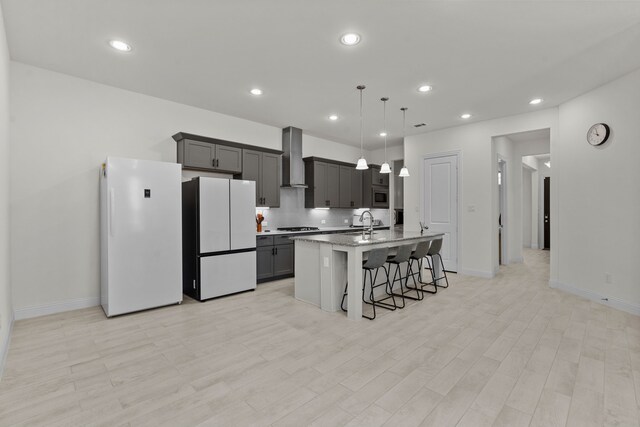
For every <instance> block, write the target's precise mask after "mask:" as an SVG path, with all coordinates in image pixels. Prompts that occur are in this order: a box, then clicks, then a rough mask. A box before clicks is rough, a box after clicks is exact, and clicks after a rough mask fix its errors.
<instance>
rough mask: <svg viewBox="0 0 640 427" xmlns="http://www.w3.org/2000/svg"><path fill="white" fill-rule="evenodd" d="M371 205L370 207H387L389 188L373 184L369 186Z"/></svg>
mask: <svg viewBox="0 0 640 427" xmlns="http://www.w3.org/2000/svg"><path fill="white" fill-rule="evenodd" d="M371 207H372V208H388V207H389V189H388V188H386V187H378V186H376V185H374V186H373V187H372V188H371Z"/></svg>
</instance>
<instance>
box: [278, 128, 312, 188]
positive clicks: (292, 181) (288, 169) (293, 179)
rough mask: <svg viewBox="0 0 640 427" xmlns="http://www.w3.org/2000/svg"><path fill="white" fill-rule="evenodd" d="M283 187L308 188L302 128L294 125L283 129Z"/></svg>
mask: <svg viewBox="0 0 640 427" xmlns="http://www.w3.org/2000/svg"><path fill="white" fill-rule="evenodd" d="M282 151H284V154H283V155H282V187H283V188H307V186H306V185H305V183H304V162H303V161H302V129H298V128H294V127H293V126H289V127H286V128H284V129H282Z"/></svg>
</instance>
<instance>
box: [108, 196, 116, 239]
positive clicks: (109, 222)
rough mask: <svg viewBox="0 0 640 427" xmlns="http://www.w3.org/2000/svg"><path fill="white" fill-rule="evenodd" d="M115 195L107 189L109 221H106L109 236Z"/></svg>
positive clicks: (111, 232) (111, 233) (111, 231)
mask: <svg viewBox="0 0 640 427" xmlns="http://www.w3.org/2000/svg"><path fill="white" fill-rule="evenodd" d="M115 199H116V198H115V194H114V190H113V188H110V189H109V209H108V212H109V220H108V225H109V235H110V236H113V206H114V204H115Z"/></svg>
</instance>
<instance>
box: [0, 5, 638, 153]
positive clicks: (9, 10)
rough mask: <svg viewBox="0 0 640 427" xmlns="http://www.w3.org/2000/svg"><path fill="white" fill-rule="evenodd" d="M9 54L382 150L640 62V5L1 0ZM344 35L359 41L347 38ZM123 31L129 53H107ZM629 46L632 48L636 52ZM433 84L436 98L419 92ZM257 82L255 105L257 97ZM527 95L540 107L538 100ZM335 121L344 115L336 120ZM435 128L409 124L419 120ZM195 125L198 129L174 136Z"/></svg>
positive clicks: (577, 88) (520, 107)
mask: <svg viewBox="0 0 640 427" xmlns="http://www.w3.org/2000/svg"><path fill="white" fill-rule="evenodd" d="M1 4H2V8H3V11H4V16H5V24H6V28H7V37H8V40H9V48H10V53H11V57H12V59H13V60H15V61H20V62H24V63H27V64H32V65H35V66H38V67H43V68H47V69H50V70H54V71H58V72H62V73H66V74H71V75H74V76H78V77H82V78H86V79H89V80H94V81H96V82H100V83H104V84H108V85H112V86H116V87H120V88H124V89H128V90H132V91H135V92H140V93H144V94H148V95H152V96H156V97H160V98H165V99H169V100H173V101H176V102H180V103H184V104H189V105H193V106H197V107H201V108H205V109H208V110H212V111H217V112H220V113H225V114H229V115H233V116H238V117H243V118H246V119H249V120H254V121H257V122H261V123H265V124H269V125H273V126H279V127H285V126H288V125H293V126H297V127H300V128H302V129H304V130H305V133H308V134H311V135H315V136H318V137H323V138H328V139H332V140H336V141H340V142H345V143H349V144H353V145H358V144H359V136H358V135H359V134H358V131H359V122H358V102H359V101H358V92H357V90H356V89H355V87H356V85H358V84H366V85H367V89H366V90H365V91H364V98H365V112H364V116H365V148H369V149H372V148H379V147H380V146H381V144H382V138H380V137H379V136H377V134H378V132H380V130H381V129H382V127H383V126H382V103H381V102H380V100H379V99H380V98H381V97H382V96H388V97H389V98H390V100H389V102H388V109H387V111H388V126H387V128H388V130H389V133H390V140H389V141H390V142H391V143H393V144H397V143H399V142H400V137H401V134H402V125H401V123H402V120H401V117H402V116H401V113H400V111H399V108H400V107H402V106H406V107H408V108H409V110H408V112H407V125H408V126H407V130H408V131H407V134H416V133H423V132H428V131H430V130H434V129H439V128H444V127H449V126H456V125H459V124H461V123H464V122H465V121H463V120H462V119H460V118H459V116H460V114H461V113H463V112H470V113H472V114H473V117H472V118H471V119H470V120H469V121H476V120H486V119H491V118H496V117H502V116H506V115H512V114H518V113H525V112H528V111H532V110H535V109H542V108H547V107H552V106H555V105H558V104H559V103H561V102H564V101H566V100H568V99H571V98H573V97H575V96H577V95H579V94H581V93H584V92H586V91H588V90H590V89H592V88H595V87H597V86H599V85H602V84H604V83H606V82H608V81H610V80H613V79H615V78H617V77H619V76H621V75H623V74H626V73H628V72H630V71H632V70H634V69H636V68H639V67H640V55H638V51H639V49H638V47H639V46H640V3H639V2H633V1H631V2H629V1H626V2H617V1H555V2H551V1H513V0H512V1H417V0H414V1H405V0H387V1H371V0H357V1H345V0H323V1H312V0H278V1H276V0H215V1H206V0H189V1H179V0H135V1H132V0H108V1H107V0H101V1H98V0H55V1H53V0H1ZM348 30H352V31H356V32H358V33H360V34H361V35H362V42H361V43H360V44H359V45H358V46H355V47H345V46H342V45H341V44H340V43H339V42H338V38H339V37H340V35H341V34H342V33H344V32H346V31H348ZM112 38H119V39H122V40H125V41H127V42H128V43H130V44H131V45H133V50H132V51H131V52H130V53H126V54H122V53H118V52H116V51H114V50H112V49H111V48H110V47H109V46H108V44H107V42H108V41H109V40H110V39H112ZM634 52H635V53H634ZM423 83H428V84H431V85H433V87H434V90H433V92H431V93H428V94H419V93H418V92H417V91H416V88H417V87H418V86H419V85H420V84H423ZM252 87H260V88H262V89H263V90H264V95H263V96H261V97H260V98H256V97H253V96H251V95H249V90H250V89H251V88H252ZM533 97H542V98H544V100H545V101H544V102H543V103H542V104H541V105H538V106H535V107H534V106H530V105H529V104H528V101H529V100H530V99H531V98H533ZM330 113H337V114H339V115H340V120H338V121H337V122H330V121H329V120H328V119H327V116H328V115H329V114H330ZM420 122H426V123H428V126H425V127H421V128H418V129H416V128H414V127H413V126H412V125H413V124H415V123H420ZM176 131H185V132H189V129H176Z"/></svg>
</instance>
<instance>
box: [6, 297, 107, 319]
mask: <svg viewBox="0 0 640 427" xmlns="http://www.w3.org/2000/svg"><path fill="white" fill-rule="evenodd" d="M96 305H100V297H90V298H76V299H72V300H68V301H58V302H54V303H50V304H43V305H34V306H31V307H24V308H19V309H17V310H15V311H14V313H15V314H14V317H15V319H16V320H21V319H30V318H32V317H39V316H46V315H47V314H55V313H62V312H64V311H71V310H78V309H80V308H89V307H94V306H96Z"/></svg>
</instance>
